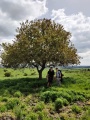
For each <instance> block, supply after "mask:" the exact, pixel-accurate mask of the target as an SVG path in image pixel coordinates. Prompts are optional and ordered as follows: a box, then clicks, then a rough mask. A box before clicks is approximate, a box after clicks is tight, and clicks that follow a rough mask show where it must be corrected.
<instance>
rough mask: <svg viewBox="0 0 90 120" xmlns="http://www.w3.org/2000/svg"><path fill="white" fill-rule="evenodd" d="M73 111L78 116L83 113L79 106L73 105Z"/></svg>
mask: <svg viewBox="0 0 90 120" xmlns="http://www.w3.org/2000/svg"><path fill="white" fill-rule="evenodd" d="M72 111H73V112H75V113H77V114H78V113H80V112H81V108H80V107H79V106H77V105H73V106H72Z"/></svg>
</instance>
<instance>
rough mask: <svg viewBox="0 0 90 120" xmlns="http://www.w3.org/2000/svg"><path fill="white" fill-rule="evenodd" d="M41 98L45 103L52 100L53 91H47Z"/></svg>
mask: <svg viewBox="0 0 90 120" xmlns="http://www.w3.org/2000/svg"><path fill="white" fill-rule="evenodd" d="M41 100H43V101H44V102H45V103H47V102H49V101H50V100H51V92H50V91H46V92H44V93H43V94H42V95H41Z"/></svg>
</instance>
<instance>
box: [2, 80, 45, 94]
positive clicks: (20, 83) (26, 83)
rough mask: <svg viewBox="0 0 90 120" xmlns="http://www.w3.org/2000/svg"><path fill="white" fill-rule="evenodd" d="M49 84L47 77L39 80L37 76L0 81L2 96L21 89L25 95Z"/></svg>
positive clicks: (36, 91) (38, 90)
mask: <svg viewBox="0 0 90 120" xmlns="http://www.w3.org/2000/svg"><path fill="white" fill-rule="evenodd" d="M46 84H47V81H46V79H42V80H38V79H37V78H18V79H7V80H1V81H0V96H1V95H3V96H5V95H6V96H7V95H8V94H9V95H13V94H14V93H15V92H16V91H20V92H21V93H22V94H23V95H28V94H30V93H38V92H40V91H41V90H42V89H43V87H44V88H45V87H46Z"/></svg>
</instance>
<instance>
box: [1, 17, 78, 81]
mask: <svg viewBox="0 0 90 120" xmlns="http://www.w3.org/2000/svg"><path fill="white" fill-rule="evenodd" d="M70 37H71V33H70V32H67V31H66V30H65V29H64V28H63V26H62V25H61V24H58V23H55V22H54V21H52V20H50V19H39V20H34V21H30V22H29V21H28V20H27V21H26V22H22V23H21V24H20V27H19V28H17V35H16V37H15V40H14V41H13V44H10V43H3V44H2V46H3V50H4V51H3V52H2V55H1V58H2V64H3V65H4V66H6V67H12V68H18V67H20V66H21V67H25V66H27V65H33V66H35V67H36V68H37V71H38V73H39V79H42V71H43V70H44V68H45V65H46V64H47V63H52V64H56V63H58V64H60V65H68V64H78V63H79V56H78V54H77V50H76V49H75V47H74V45H73V44H72V43H71V41H70Z"/></svg>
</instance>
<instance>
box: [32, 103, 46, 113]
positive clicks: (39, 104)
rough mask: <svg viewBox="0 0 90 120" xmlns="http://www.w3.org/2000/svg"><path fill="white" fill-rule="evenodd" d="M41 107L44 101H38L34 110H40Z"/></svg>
mask: <svg viewBox="0 0 90 120" xmlns="http://www.w3.org/2000/svg"><path fill="white" fill-rule="evenodd" d="M43 109H44V103H43V102H40V103H38V104H37V105H36V106H35V108H34V111H42V110H43Z"/></svg>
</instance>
